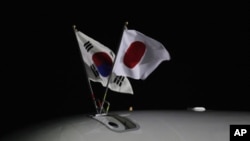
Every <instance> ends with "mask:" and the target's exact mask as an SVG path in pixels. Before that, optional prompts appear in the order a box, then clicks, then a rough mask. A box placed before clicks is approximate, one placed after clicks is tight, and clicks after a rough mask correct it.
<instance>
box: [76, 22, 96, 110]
mask: <svg viewBox="0 0 250 141" xmlns="http://www.w3.org/2000/svg"><path fill="white" fill-rule="evenodd" d="M73 30H74V33H75V36H76V39H77V35H76V34H77V29H76V26H75V25H73ZM77 43H78V46H79V51H80V56H81V57H82V54H81V49H80V44H79V42H78V41H77ZM82 62H83V65H84V71H85V75H86V77H87V79H88V85H89V89H90V93H91V98H92V100H93V104H94V106H95V109H96V113H97V114H98V112H99V111H98V106H97V104H96V99H95V94H94V91H93V89H92V86H91V84H90V80H89V77H88V74H87V69H86V66H85V63H84V61H83V57H82Z"/></svg>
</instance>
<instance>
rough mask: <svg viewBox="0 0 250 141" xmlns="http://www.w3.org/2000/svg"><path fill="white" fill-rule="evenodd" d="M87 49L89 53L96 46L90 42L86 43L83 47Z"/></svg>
mask: <svg viewBox="0 0 250 141" xmlns="http://www.w3.org/2000/svg"><path fill="white" fill-rule="evenodd" d="M83 46H84V47H85V49H86V50H87V52H89V50H91V49H92V48H93V47H94V46H93V45H92V44H91V43H90V42H89V41H88V42H86V43H84V45H83Z"/></svg>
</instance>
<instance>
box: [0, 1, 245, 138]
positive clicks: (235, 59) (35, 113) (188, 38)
mask: <svg viewBox="0 0 250 141" xmlns="http://www.w3.org/2000/svg"><path fill="white" fill-rule="evenodd" d="M31 5H32V6H27V8H26V7H22V6H20V7H18V8H15V7H12V8H10V9H8V10H7V11H6V12H3V14H4V16H3V17H2V24H3V26H2V27H1V28H2V29H3V30H2V31H4V32H2V34H3V36H2V45H1V50H2V51H1V53H2V61H3V63H2V67H1V68H2V77H1V80H2V84H1V85H2V89H1V90H2V91H1V99H0V100H1V106H0V108H1V121H0V124H1V128H0V132H1V133H6V132H10V131H12V130H14V129H20V128H23V127H25V126H28V125H32V124H34V123H37V122H41V121H45V120H51V119H57V118H61V117H67V116H72V115H78V114H85V113H92V112H94V106H93V103H92V101H91V98H90V92H89V88H88V84H87V80H86V76H85V74H84V70H83V69H84V68H83V64H82V61H81V56H80V53H79V50H78V45H77V41H76V38H75V35H74V32H73V29H72V26H73V25H76V27H77V29H78V30H80V31H82V32H83V33H85V34H87V35H89V36H90V37H92V38H94V39H95V40H97V41H99V42H101V43H103V44H104V45H106V46H108V47H110V48H111V49H112V50H113V51H114V52H116V50H117V47H118V45H119V42H120V37H121V33H122V28H123V25H124V23H125V22H126V21H128V22H129V25H128V28H130V29H136V30H138V31H140V32H142V33H144V34H146V35H148V36H150V37H152V38H154V39H156V40H158V41H160V42H161V43H163V44H164V45H165V47H166V49H167V50H168V51H169V52H170V55H171V60H170V61H166V62H163V63H161V64H160V66H159V67H158V68H157V69H156V70H155V71H154V72H153V73H152V74H151V75H150V76H149V77H148V78H147V79H146V80H144V81H142V80H134V79H130V78H129V80H130V82H131V84H132V87H133V89H134V95H127V94H120V93H115V92H112V91H108V97H107V100H108V101H109V102H110V103H111V108H110V110H111V111H115V110H128V108H129V107H130V106H133V108H134V110H143V109H167V110H168V109H170V110H172V109H174V110H175V109H178V110H179V109H184V110H185V109H187V108H189V107H193V106H204V107H206V108H207V109H211V110H237V111H249V110H250V109H249V107H250V106H249V104H248V102H249V100H248V98H247V97H248V96H247V95H248V94H249V84H250V83H249V82H250V81H249V80H250V79H249V78H250V77H249V71H250V65H249V51H248V49H247V48H248V47H249V23H248V20H249V13H248V9H247V5H245V4H244V3H243V4H235V3H198V4H197V3H164V4H160V3H158V4H154V3H148V4H145V5H144V4H137V5H134V3H127V4H123V5H121V4H105V5H103V4H101V3H100V4H98V5H99V6H98V7H96V6H95V5H94V4H93V3H92V4H86V3H83V4H81V3H65V4H62V3H58V4H43V5H41V4H31ZM107 5H108V6H107ZM114 5H115V6H114ZM13 11H14V12H13ZM92 86H93V88H94V91H95V94H96V96H97V98H99V99H102V96H103V94H104V91H105V89H104V88H103V87H102V86H101V85H100V84H99V83H92Z"/></svg>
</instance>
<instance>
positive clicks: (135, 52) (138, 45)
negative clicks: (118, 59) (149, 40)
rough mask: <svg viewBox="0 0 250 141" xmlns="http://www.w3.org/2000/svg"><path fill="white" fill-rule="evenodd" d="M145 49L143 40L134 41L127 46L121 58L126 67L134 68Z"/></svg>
mask: <svg viewBox="0 0 250 141" xmlns="http://www.w3.org/2000/svg"><path fill="white" fill-rule="evenodd" d="M145 51H146V45H145V44H144V43H143V42H140V41H135V42H133V43H131V44H130V46H129V47H128V49H127V51H126V53H125V56H124V58H123V62H124V64H125V65H126V66H127V67H128V68H131V69H132V68H134V67H135V66H136V65H137V64H138V63H139V62H140V60H141V59H142V57H143V55H144V53H145Z"/></svg>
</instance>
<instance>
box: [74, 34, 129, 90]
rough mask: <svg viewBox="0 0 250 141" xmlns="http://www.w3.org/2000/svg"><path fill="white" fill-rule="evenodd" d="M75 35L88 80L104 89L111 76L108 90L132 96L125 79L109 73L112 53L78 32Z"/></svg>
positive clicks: (112, 61)
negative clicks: (97, 83) (99, 84)
mask: <svg viewBox="0 0 250 141" xmlns="http://www.w3.org/2000/svg"><path fill="white" fill-rule="evenodd" d="M75 33H76V37H77V41H78V43H79V47H80V51H81V55H82V58H83V61H84V65H85V70H86V73H87V75H88V79H90V80H91V81H93V82H99V83H101V84H102V86H104V87H106V86H107V83H108V79H109V76H110V75H111V78H110V82H109V85H108V88H109V89H111V90H112V91H115V92H119V93H129V94H133V89H132V86H131V84H130V82H129V80H128V78H127V77H125V76H122V75H116V74H115V73H111V71H112V67H113V63H114V58H115V54H114V53H113V51H112V50H110V49H109V48H108V47H106V46H104V45H103V44H101V43H100V42H98V41H96V40H94V39H93V38H91V37H89V36H87V35H86V34H84V33H82V32H80V31H75Z"/></svg>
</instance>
